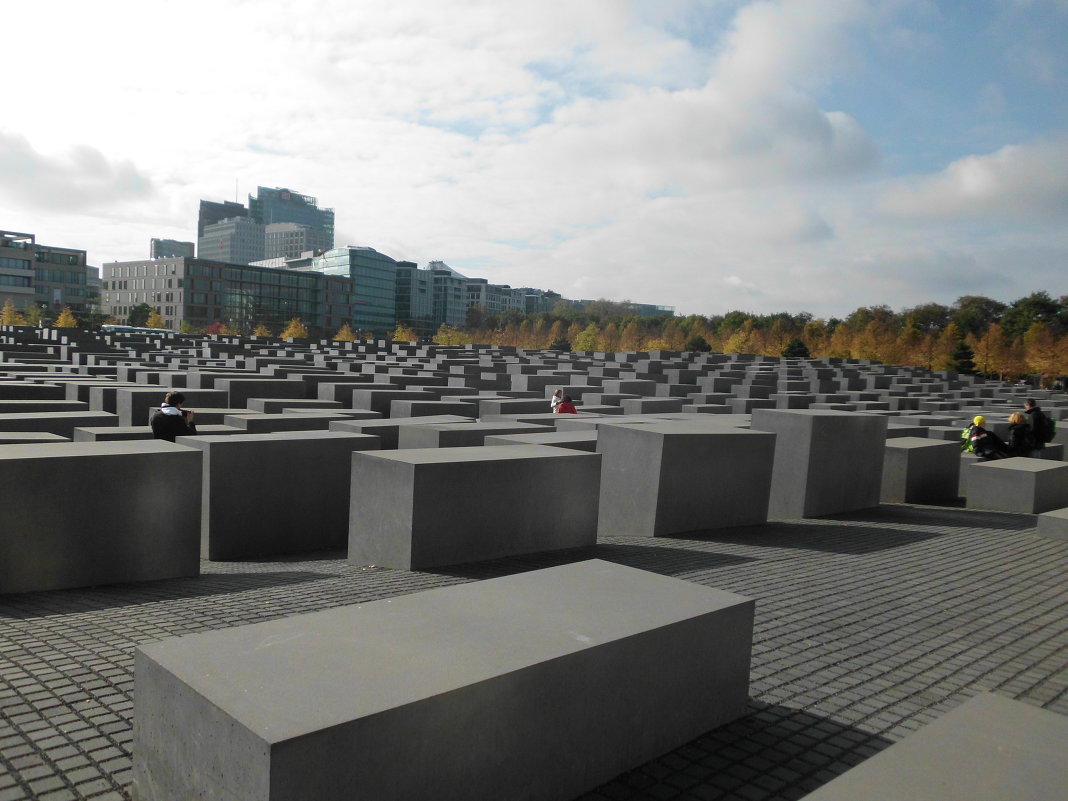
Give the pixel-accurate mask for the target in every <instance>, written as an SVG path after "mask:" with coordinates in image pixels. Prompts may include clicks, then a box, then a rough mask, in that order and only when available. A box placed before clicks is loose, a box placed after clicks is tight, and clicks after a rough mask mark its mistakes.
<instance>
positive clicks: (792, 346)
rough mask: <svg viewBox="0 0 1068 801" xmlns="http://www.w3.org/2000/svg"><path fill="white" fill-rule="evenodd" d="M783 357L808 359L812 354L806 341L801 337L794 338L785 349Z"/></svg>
mask: <svg viewBox="0 0 1068 801" xmlns="http://www.w3.org/2000/svg"><path fill="white" fill-rule="evenodd" d="M782 355H783V356H785V357H786V358H788V359H807V358H808V357H809V356H810V355H811V354H810V353H809V350H808V345H806V344H805V341H804V340H803V339H801V338H800V337H794V338H793V339H791V340H790V341H789V342H787V343H786V345H785V347H783V349H782Z"/></svg>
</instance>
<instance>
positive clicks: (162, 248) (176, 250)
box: [149, 239, 196, 259]
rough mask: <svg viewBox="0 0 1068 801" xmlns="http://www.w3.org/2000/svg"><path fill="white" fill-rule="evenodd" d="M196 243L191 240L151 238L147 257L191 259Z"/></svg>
mask: <svg viewBox="0 0 1068 801" xmlns="http://www.w3.org/2000/svg"><path fill="white" fill-rule="evenodd" d="M195 248H196V245H194V244H193V243H192V242H181V241H179V240H177V239H153V240H152V242H151V244H150V247H149V258H152V259H183V258H184V259H191V258H193V256H194V255H195V254H194V252H193V251H194V250H195Z"/></svg>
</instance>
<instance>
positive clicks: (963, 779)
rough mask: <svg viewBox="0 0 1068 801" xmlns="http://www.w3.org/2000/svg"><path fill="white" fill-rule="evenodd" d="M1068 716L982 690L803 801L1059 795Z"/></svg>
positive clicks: (986, 800) (956, 800) (1004, 799)
mask: <svg viewBox="0 0 1068 801" xmlns="http://www.w3.org/2000/svg"><path fill="white" fill-rule="evenodd" d="M1066 741H1068V717H1065V716H1064V715H1058V714H1057V713H1056V712H1050V711H1048V710H1045V709H1037V708H1035V707H1032V706H1029V705H1028V704H1024V703H1021V702H1019V701H1012V700H1010V699H1008V698H1002V697H1001V696H998V695H994V694H992V693H983V694H980V695H977V696H975V697H974V698H972V699H970V700H969V701H967V702H966V703H964V704H962V705H961V706H959V707H957V708H956V709H954V710H953V711H951V712H949V713H947V714H945V715H943V716H942V717H940V718H939V719H938V720H936V721H934V722H933V723H931V724H929V725H927V726H925V727H924V728H922V729H920V730H919V731H918V732H916V733H915V734H912V735H910V736H909V737H906V738H905V739H904V740H902V741H901V742H899V743H896V744H895V745H893V746H891V747H890V748H888V749H887V750H885V751H883V752H881V753H879V754H876V755H875V756H874V757H872V758H871V759H870V760H868V761H867V762H864V763H862V764H860V765H859V766H857V767H855V768H853V769H852V770H850V771H848V772H846V773H844V774H843V775H841V776H839V777H838V778H837V779H835V780H834V781H832V782H830V783H829V784H826V785H824V786H823V787H821V788H820V789H819V790H816V792H814V793H812V794H811V795H807V796H805V799H804V801H902V800H903V799H909V801H1010V800H1011V801H1023V800H1024V799H1026V800H1027V801H1064V798H1065V794H1066V788H1068V760H1066V759H1065V758H1064V747H1065V742H1066Z"/></svg>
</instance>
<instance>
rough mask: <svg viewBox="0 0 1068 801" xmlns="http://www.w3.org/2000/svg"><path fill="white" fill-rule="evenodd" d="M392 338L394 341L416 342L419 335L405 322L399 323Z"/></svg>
mask: <svg viewBox="0 0 1068 801" xmlns="http://www.w3.org/2000/svg"><path fill="white" fill-rule="evenodd" d="M392 339H393V341H394V342H416V341H418V339H419V337H418V336H416V333H415V331H413V330H412V329H411V328H409V327H408V326H406V325H404V324H403V323H397V327H396V328H394V329H393V337H392Z"/></svg>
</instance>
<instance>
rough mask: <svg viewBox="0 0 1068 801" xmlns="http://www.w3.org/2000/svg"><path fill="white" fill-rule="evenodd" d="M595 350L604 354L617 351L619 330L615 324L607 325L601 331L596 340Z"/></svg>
mask: <svg viewBox="0 0 1068 801" xmlns="http://www.w3.org/2000/svg"><path fill="white" fill-rule="evenodd" d="M597 350H599V351H603V352H605V353H614V352H615V351H617V350H619V329H618V328H617V327H616V324H615V323H609V324H608V325H606V326H605V327H604V328H602V329H601V335H600V336H599V337H598V338H597Z"/></svg>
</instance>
